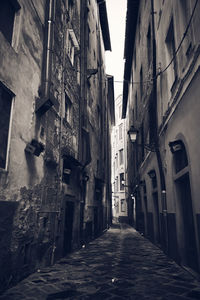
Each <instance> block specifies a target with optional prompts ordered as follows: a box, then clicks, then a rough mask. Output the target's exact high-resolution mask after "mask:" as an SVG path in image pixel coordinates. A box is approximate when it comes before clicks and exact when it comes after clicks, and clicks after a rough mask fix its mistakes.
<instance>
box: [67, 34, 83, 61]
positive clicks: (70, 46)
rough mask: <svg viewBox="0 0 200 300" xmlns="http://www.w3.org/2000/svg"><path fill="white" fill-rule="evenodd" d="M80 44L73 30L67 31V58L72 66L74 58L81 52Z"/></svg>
mask: <svg viewBox="0 0 200 300" xmlns="http://www.w3.org/2000/svg"><path fill="white" fill-rule="evenodd" d="M79 49H80V48H79V44H78V40H77V38H76V35H75V33H74V31H73V29H67V49H66V51H67V56H68V57H69V60H70V62H71V64H72V65H74V56H75V53H76V52H77V51H79Z"/></svg>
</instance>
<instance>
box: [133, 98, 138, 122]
mask: <svg viewBox="0 0 200 300" xmlns="http://www.w3.org/2000/svg"><path fill="white" fill-rule="evenodd" d="M137 116H138V98H137V92H136V94H135V116H133V117H134V118H135V120H137Z"/></svg>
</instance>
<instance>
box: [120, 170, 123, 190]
mask: <svg viewBox="0 0 200 300" xmlns="http://www.w3.org/2000/svg"><path fill="white" fill-rule="evenodd" d="M119 176H120V191H123V190H124V184H122V181H124V173H121V174H120V175H119Z"/></svg>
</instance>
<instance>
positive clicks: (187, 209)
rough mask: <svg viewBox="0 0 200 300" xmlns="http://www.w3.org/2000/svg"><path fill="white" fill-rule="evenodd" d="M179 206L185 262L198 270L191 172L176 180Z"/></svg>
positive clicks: (181, 240)
mask: <svg viewBox="0 0 200 300" xmlns="http://www.w3.org/2000/svg"><path fill="white" fill-rule="evenodd" d="M176 187H177V196H178V206H179V214H180V223H179V226H181V227H182V235H181V237H180V244H181V248H182V249H181V250H182V254H181V256H182V261H183V264H186V265H187V266H189V267H191V268H192V269H194V270H198V259H197V247H196V239H195V227H194V218H193V207H192V197H191V188H190V179H189V173H186V174H185V175H184V176H182V177H180V178H179V179H177V180H176Z"/></svg>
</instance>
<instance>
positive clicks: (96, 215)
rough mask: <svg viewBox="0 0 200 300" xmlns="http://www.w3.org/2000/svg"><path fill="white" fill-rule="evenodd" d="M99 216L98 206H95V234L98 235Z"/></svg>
mask: <svg viewBox="0 0 200 300" xmlns="http://www.w3.org/2000/svg"><path fill="white" fill-rule="evenodd" d="M98 225H99V218H98V207H94V236H95V237H97V236H98V234H99V226H98Z"/></svg>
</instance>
